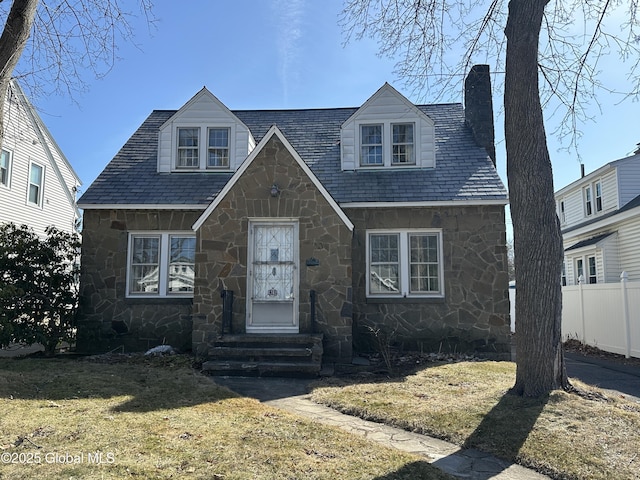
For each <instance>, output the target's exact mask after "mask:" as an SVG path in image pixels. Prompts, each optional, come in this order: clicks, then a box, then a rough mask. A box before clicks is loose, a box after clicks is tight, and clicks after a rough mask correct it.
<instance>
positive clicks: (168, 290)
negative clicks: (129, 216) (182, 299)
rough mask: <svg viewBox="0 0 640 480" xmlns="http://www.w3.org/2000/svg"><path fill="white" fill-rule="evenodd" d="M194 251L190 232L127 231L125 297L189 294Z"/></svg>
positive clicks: (193, 241)
mask: <svg viewBox="0 0 640 480" xmlns="http://www.w3.org/2000/svg"><path fill="white" fill-rule="evenodd" d="M195 250H196V237H195V235H193V233H186V232H185V233H180V232H175V233H172V232H139V233H130V234H129V248H128V268H127V296H129V297H167V296H175V295H177V296H180V295H182V296H192V295H193V284H194V279H195Z"/></svg>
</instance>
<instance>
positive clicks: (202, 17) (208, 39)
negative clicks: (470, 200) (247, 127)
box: [33, 0, 640, 191]
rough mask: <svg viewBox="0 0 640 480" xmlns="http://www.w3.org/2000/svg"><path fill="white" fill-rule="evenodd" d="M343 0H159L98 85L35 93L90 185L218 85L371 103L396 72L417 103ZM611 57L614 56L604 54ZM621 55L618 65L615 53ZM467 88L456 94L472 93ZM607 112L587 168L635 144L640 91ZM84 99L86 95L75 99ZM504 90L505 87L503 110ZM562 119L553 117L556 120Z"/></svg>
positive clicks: (612, 72) (559, 154) (233, 103)
mask: <svg viewBox="0 0 640 480" xmlns="http://www.w3.org/2000/svg"><path fill="white" fill-rule="evenodd" d="M341 7H342V1H341V0H322V1H306V0H261V1H257V0H234V1H222V0H218V1H211V0H189V2H175V1H166V0H159V1H157V2H156V6H155V15H156V17H157V20H158V22H157V24H156V27H155V28H152V29H149V28H148V27H147V25H146V24H145V22H144V20H143V19H138V20H135V21H134V25H135V26H136V27H137V32H138V33H137V37H136V42H137V44H138V46H137V47H135V46H133V45H127V44H121V45H120V46H119V52H118V55H119V57H121V60H120V61H118V62H117V63H116V65H115V67H114V68H113V70H112V71H111V72H110V73H109V74H108V75H107V76H106V78H104V79H101V80H92V79H91V78H90V77H89V75H90V74H89V73H87V77H85V80H86V81H87V82H89V83H90V90H89V91H88V92H86V93H83V94H77V95H76V96H75V97H74V99H73V101H72V100H71V99H70V98H68V97H51V98H36V99H33V101H34V103H35V105H36V107H37V108H38V111H39V112H40V115H41V117H42V118H43V120H44V122H45V124H46V125H47V127H48V128H49V130H50V131H51V132H52V134H53V136H54V137H55V138H56V141H57V142H58V144H59V145H60V147H61V148H62V150H63V152H64V153H65V155H66V156H67V158H68V159H69V161H70V162H71V164H72V165H73V167H74V168H75V170H76V172H77V173H78V174H79V176H80V178H81V179H82V181H83V183H84V185H83V188H82V190H81V191H84V190H86V189H87V188H88V187H89V185H90V184H91V182H92V181H93V180H94V179H95V178H96V177H97V175H98V174H99V173H100V172H101V171H102V169H103V168H104V167H105V166H106V164H107V163H108V162H109V160H111V158H112V157H113V156H114V155H115V154H116V152H117V151H118V150H119V149H120V147H121V146H122V145H123V144H124V143H125V142H126V140H127V139H128V138H129V137H130V136H131V134H133V132H134V131H135V130H136V129H137V127H138V126H139V125H140V124H141V123H142V122H143V120H144V119H145V118H146V117H147V116H148V115H149V113H150V112H151V111H152V110H154V109H177V108H180V107H181V106H182V105H183V104H184V103H185V102H187V101H188V100H189V99H190V98H191V97H192V96H193V95H194V94H195V93H197V92H198V91H199V90H200V89H201V88H202V87H203V86H206V87H207V88H208V89H209V90H210V91H211V92H212V93H213V94H214V95H216V96H217V97H218V98H219V99H220V100H221V101H222V102H223V103H224V104H225V105H226V106H227V107H229V108H230V109H232V110H233V109H271V108H274V109H276V108H315V107H352V106H359V105H361V104H362V103H364V101H366V99H367V98H369V97H370V96H371V95H372V94H373V93H374V92H375V91H376V90H377V89H378V88H379V87H380V86H381V85H382V84H383V83H384V82H386V81H388V82H389V83H391V84H392V85H393V86H394V87H396V88H397V89H398V90H399V91H400V92H401V93H403V94H405V95H406V96H407V97H408V98H409V99H410V100H412V101H414V102H416V103H429V101H430V99H429V98H426V99H419V98H412V96H411V95H410V91H409V89H408V88H405V87H404V85H403V81H402V79H399V78H397V77H396V76H395V75H394V73H393V70H394V63H395V62H394V61H393V60H388V59H381V58H379V57H378V56H377V55H376V52H377V45H376V44H375V42H373V41H370V40H368V41H352V42H351V43H350V44H349V45H347V46H346V47H345V46H343V42H344V35H343V34H342V31H341V29H340V27H339V26H338V15H339V12H340V10H341ZM604 60H607V59H604ZM610 60H612V61H610V62H602V63H603V65H604V68H609V69H608V71H607V73H608V76H610V77H611V78H614V79H615V78H617V77H618V76H621V75H622V73H623V71H624V70H623V67H622V66H618V65H617V64H616V63H615V61H613V60H615V59H610ZM607 63H609V65H607ZM462 100H463V99H462V92H461V93H460V96H459V97H458V98H451V99H450V101H455V102H462ZM599 100H600V103H601V105H602V109H603V110H602V112H600V111H598V110H597V109H594V110H593V111H592V114H593V116H594V117H595V122H593V123H587V124H584V125H580V129H581V130H582V132H583V138H582V140H581V143H580V155H581V157H582V161H583V163H584V164H585V168H586V171H587V173H588V172H590V171H593V170H595V169H596V168H598V167H599V166H601V165H603V164H604V163H607V162H609V161H612V160H616V159H619V158H623V157H625V156H628V155H629V154H631V153H632V152H633V150H634V149H635V146H636V143H638V142H640V131H638V130H639V129H638V128H637V124H638V121H637V118H638V103H631V102H627V103H624V104H621V105H616V103H617V102H618V100H617V99H616V98H613V97H611V98H607V97H600V99H599ZM74 102H75V103H74ZM500 103H501V98H499V97H496V98H494V107H495V109H496V111H497V110H498V106H499V104H500ZM552 128H553V123H552V122H548V123H547V131H548V132H550V131H551V130H552ZM496 136H497V140H498V145H497V155H498V170H499V173H500V175H501V177H502V178H503V181H504V182H505V184H506V167H505V153H504V143H503V142H502V138H503V125H502V119H501V118H500V117H498V118H496ZM548 140H549V151H550V153H551V158H552V163H553V167H554V185H555V189H556V190H557V189H559V188H561V187H563V186H565V185H567V184H568V183H570V182H572V181H574V180H576V179H577V178H578V177H579V172H580V167H579V163H578V161H577V159H576V155H575V154H568V153H566V152H564V151H558V149H559V148H560V147H561V145H560V144H559V142H558V140H557V139H556V138H553V137H551V136H550V137H549V139H548Z"/></svg>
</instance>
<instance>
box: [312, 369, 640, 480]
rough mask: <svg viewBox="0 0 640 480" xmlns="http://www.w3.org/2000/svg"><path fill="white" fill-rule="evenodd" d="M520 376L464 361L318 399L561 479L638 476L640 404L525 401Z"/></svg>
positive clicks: (338, 389) (562, 396) (330, 385)
mask: <svg viewBox="0 0 640 480" xmlns="http://www.w3.org/2000/svg"><path fill="white" fill-rule="evenodd" d="M514 378H515V365H514V364H512V363H509V362H460V363H452V364H444V365H435V366H431V367H427V368H424V369H423V370H421V371H419V372H417V373H416V374H412V375H408V376H406V377H404V378H399V379H387V380H382V381H366V380H365V382H366V383H354V382H353V381H347V380H344V379H332V380H329V381H327V382H326V383H325V384H324V386H321V387H319V388H316V389H314V391H313V400H315V401H316V402H319V403H324V404H327V405H330V406H332V407H334V408H337V409H338V410H341V411H343V412H347V413H350V414H354V415H358V416H361V417H364V418H367V419H373V420H376V421H381V422H384V423H388V424H392V425H396V426H399V427H401V428H405V429H407V430H411V431H417V432H422V433H425V434H429V435H432V436H436V437H439V438H443V439H446V440H449V441H452V442H454V443H457V444H459V445H465V446H468V447H475V448H479V449H481V450H484V451H488V452H491V453H493V454H495V455H497V456H500V457H503V458H507V459H509V460H514V461H516V462H517V463H520V464H522V465H526V466H530V467H532V468H535V469H537V470H539V471H541V472H543V473H546V474H549V475H551V476H553V477H556V478H569V479H602V480H606V479H612V478H615V479H638V478H640V473H639V472H640V454H639V452H640V405H639V404H637V403H631V402H628V401H625V400H623V399H609V400H608V401H595V400H588V399H585V398H582V397H580V396H578V395H575V394H568V393H565V392H562V391H556V392H553V393H552V394H551V395H550V396H549V397H548V398H546V399H544V400H530V399H523V398H519V397H514V396H512V395H508V394H507V390H508V389H509V388H510V387H511V386H513V382H514ZM576 383H577V382H576ZM580 386H581V387H582V388H584V389H587V388H591V387H587V386H585V385H580Z"/></svg>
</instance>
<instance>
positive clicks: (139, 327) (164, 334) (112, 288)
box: [77, 210, 201, 352]
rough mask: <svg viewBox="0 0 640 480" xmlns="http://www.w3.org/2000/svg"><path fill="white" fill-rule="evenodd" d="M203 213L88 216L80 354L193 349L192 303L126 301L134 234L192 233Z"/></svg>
mask: <svg viewBox="0 0 640 480" xmlns="http://www.w3.org/2000/svg"><path fill="white" fill-rule="evenodd" d="M200 213H201V212H198V211H183V210H177V211H167V210H144V211H130V210H85V211H84V229H83V234H82V259H81V262H82V263H81V276H80V309H79V317H78V339H77V348H78V350H79V351H81V352H100V351H108V350H111V349H114V348H117V347H123V348H124V350H125V351H140V350H146V349H148V348H150V347H153V346H156V345H159V344H162V343H166V344H169V345H172V346H174V347H176V348H178V349H181V350H189V349H190V348H191V308H192V299H191V298H155V299H154V298H148V299H147V298H143V299H140V298H135V299H134V298H126V281H127V243H128V232H129V231H189V230H191V226H192V225H193V223H194V222H195V221H196V219H197V218H198V216H199V215H200Z"/></svg>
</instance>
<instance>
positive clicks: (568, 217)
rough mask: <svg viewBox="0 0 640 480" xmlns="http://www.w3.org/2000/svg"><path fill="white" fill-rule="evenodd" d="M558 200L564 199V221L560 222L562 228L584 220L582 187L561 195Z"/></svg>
mask: <svg viewBox="0 0 640 480" xmlns="http://www.w3.org/2000/svg"><path fill="white" fill-rule="evenodd" d="M560 201H564V213H565V222H564V223H563V224H562V228H567V227H570V226H571V225H576V224H578V223H580V222H582V221H583V220H584V203H583V200H582V188H578V189H575V190H572V191H571V192H569V193H568V194H567V195H565V196H564V197H561V198H560Z"/></svg>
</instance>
